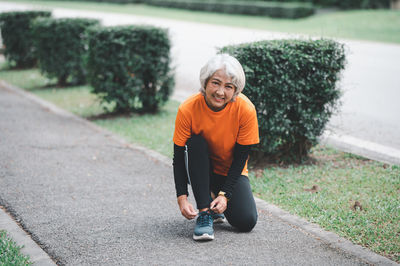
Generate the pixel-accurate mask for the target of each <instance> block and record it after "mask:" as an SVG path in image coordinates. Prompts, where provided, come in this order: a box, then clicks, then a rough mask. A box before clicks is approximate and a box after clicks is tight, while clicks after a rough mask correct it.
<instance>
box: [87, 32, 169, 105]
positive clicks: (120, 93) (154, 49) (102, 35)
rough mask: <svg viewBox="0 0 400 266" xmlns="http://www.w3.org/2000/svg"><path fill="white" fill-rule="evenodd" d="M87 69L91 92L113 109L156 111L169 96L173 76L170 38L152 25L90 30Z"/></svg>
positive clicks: (166, 33)
mask: <svg viewBox="0 0 400 266" xmlns="http://www.w3.org/2000/svg"><path fill="white" fill-rule="evenodd" d="M89 36H90V41H89V60H88V71H89V80H90V83H91V85H92V87H93V92H94V93H96V94H98V95H99V96H100V98H101V99H102V101H103V102H106V103H113V104H115V108H114V110H112V111H115V112H131V111H135V112H155V111H157V110H158V109H159V107H160V106H162V105H163V104H164V103H165V102H166V101H167V100H168V98H169V96H170V94H171V92H172V89H173V86H174V78H173V74H172V71H171V67H170V62H171V58H170V48H171V44H170V40H169V37H168V32H167V30H165V29H161V28H157V27H152V26H117V27H96V28H93V29H91V30H90V34H89Z"/></svg>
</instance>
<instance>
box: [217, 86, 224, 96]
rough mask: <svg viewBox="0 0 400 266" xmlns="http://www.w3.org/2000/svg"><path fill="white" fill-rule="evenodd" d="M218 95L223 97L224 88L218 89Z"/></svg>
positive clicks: (219, 87)
mask: <svg viewBox="0 0 400 266" xmlns="http://www.w3.org/2000/svg"><path fill="white" fill-rule="evenodd" d="M216 93H217V94H218V95H223V94H224V88H223V87H222V86H218V89H217V91H216Z"/></svg>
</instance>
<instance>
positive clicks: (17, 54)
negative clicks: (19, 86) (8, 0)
mask: <svg viewBox="0 0 400 266" xmlns="http://www.w3.org/2000/svg"><path fill="white" fill-rule="evenodd" d="M50 16H51V12H48V11H18V12H5V13H1V14H0V27H1V36H2V38H3V44H4V46H5V47H4V48H5V49H4V55H5V57H6V59H7V60H8V61H9V62H10V63H15V64H16V67H21V68H25V67H32V66H34V65H35V64H36V61H37V60H36V55H35V48H34V45H33V40H32V37H33V36H32V27H31V22H32V21H33V20H34V19H35V18H37V17H50Z"/></svg>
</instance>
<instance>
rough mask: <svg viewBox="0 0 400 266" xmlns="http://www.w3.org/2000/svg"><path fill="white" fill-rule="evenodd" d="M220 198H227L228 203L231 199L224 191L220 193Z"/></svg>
mask: <svg viewBox="0 0 400 266" xmlns="http://www.w3.org/2000/svg"><path fill="white" fill-rule="evenodd" d="M218 196H223V197H225V198H226V199H227V201H229V199H230V197H229V196H228V194H226V192H224V191H222V190H221V191H220V192H219V193H218Z"/></svg>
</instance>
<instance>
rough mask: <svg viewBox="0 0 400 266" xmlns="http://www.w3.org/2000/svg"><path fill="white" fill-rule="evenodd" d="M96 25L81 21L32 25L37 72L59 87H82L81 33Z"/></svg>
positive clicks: (83, 42)
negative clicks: (55, 82) (74, 85)
mask: <svg viewBox="0 0 400 266" xmlns="http://www.w3.org/2000/svg"><path fill="white" fill-rule="evenodd" d="M98 23H99V22H98V21H97V20H94V19H85V18H62V19H52V18H39V19H37V20H35V21H34V22H33V25H32V26H33V34H34V42H35V46H36V49H37V55H38V59H39V68H40V70H41V72H42V73H44V74H45V75H46V76H48V77H49V78H57V80H58V85H59V86H65V85H66V84H67V81H68V80H70V81H71V83H72V84H82V83H84V82H85V80H86V78H85V76H86V67H85V61H84V60H85V57H87V37H86V35H85V31H86V30H87V29H88V28H89V27H91V26H94V25H97V24H98Z"/></svg>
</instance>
